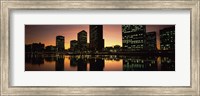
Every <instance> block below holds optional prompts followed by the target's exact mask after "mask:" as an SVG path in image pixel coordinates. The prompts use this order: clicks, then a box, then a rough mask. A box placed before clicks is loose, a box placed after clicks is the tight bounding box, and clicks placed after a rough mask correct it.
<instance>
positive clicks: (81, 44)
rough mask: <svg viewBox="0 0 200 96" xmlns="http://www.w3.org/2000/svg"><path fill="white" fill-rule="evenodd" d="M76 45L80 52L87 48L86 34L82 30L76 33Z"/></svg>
mask: <svg viewBox="0 0 200 96" xmlns="http://www.w3.org/2000/svg"><path fill="white" fill-rule="evenodd" d="M78 45H79V48H80V49H81V50H86V48H87V32H86V31H85V30H82V31H81V32H79V33H78Z"/></svg>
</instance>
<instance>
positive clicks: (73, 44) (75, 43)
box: [70, 40, 78, 51]
mask: <svg viewBox="0 0 200 96" xmlns="http://www.w3.org/2000/svg"><path fill="white" fill-rule="evenodd" d="M77 49H78V41H77V40H71V41H70V50H71V51H75V50H77Z"/></svg>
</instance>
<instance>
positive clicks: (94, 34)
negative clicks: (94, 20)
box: [90, 25, 104, 51]
mask: <svg viewBox="0 0 200 96" xmlns="http://www.w3.org/2000/svg"><path fill="white" fill-rule="evenodd" d="M103 48H104V39H103V25H90V49H91V50H95V51H102V49H103Z"/></svg>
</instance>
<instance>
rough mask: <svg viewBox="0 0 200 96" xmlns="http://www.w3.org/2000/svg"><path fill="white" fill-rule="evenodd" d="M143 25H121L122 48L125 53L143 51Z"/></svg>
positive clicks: (144, 30) (144, 32)
mask: <svg viewBox="0 0 200 96" xmlns="http://www.w3.org/2000/svg"><path fill="white" fill-rule="evenodd" d="M145 34H146V26H145V25H122V46H123V48H124V49H125V51H141V50H145Z"/></svg>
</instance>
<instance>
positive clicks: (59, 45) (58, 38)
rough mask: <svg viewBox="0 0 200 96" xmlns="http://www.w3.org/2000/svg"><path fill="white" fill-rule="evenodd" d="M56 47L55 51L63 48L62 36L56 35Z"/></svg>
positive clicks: (63, 39)
mask: <svg viewBox="0 0 200 96" xmlns="http://www.w3.org/2000/svg"><path fill="white" fill-rule="evenodd" d="M56 48H57V51H59V52H61V51H64V50H65V37H64V36H56Z"/></svg>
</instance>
